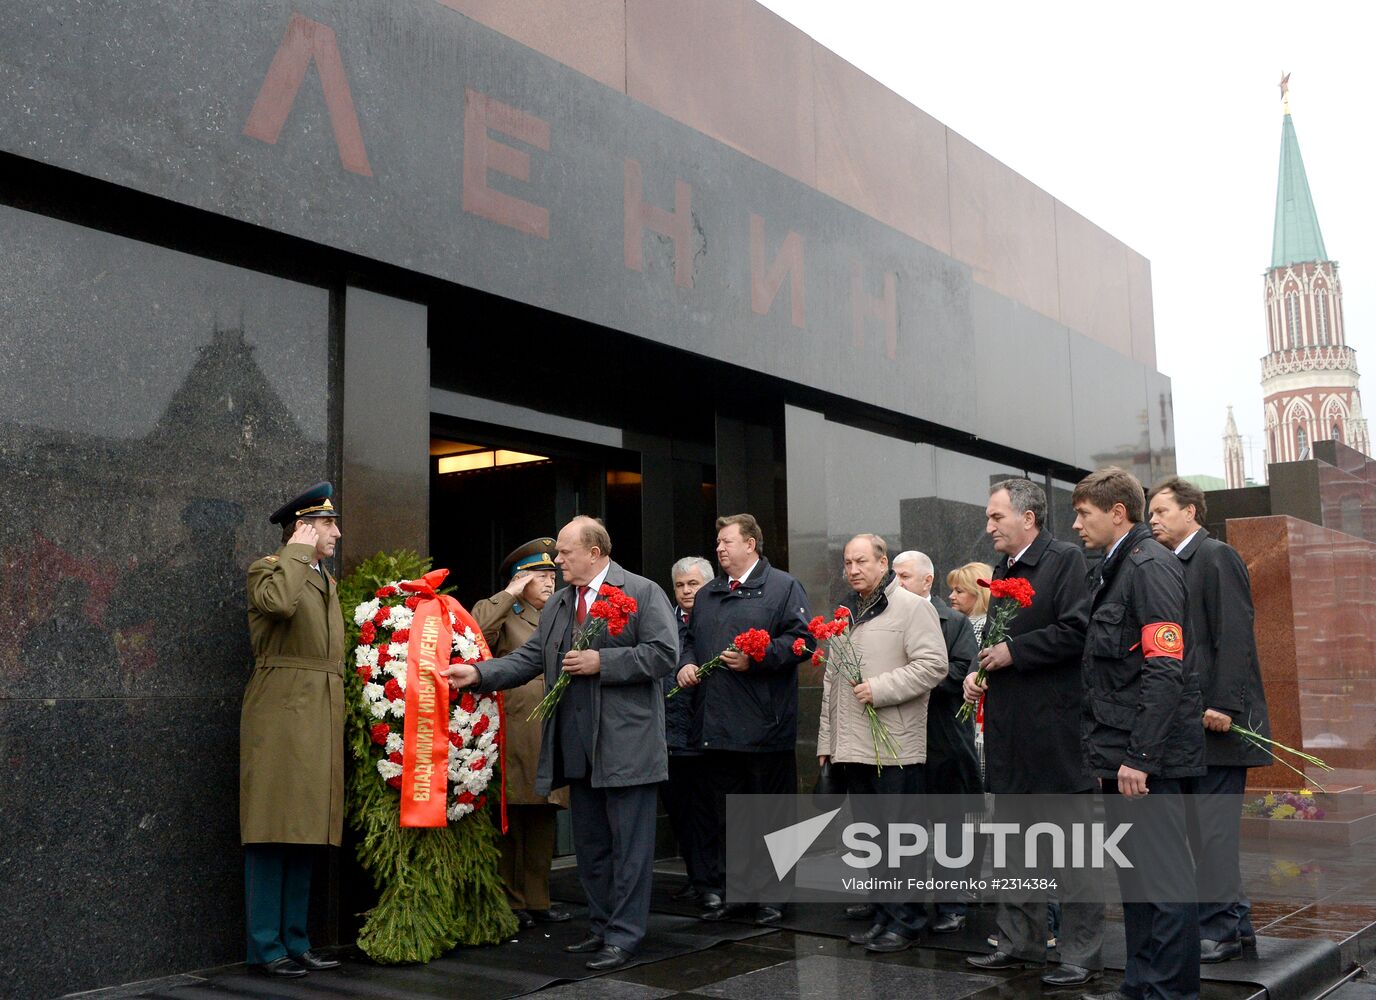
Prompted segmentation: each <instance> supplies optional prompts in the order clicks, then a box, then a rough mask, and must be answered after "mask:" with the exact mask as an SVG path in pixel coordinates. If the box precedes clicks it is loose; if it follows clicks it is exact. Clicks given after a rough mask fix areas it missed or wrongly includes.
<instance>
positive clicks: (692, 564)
mask: <svg viewBox="0 0 1376 1000" xmlns="http://www.w3.org/2000/svg"><path fill="white" fill-rule="evenodd" d="M694 570H696V571H697V572H699V573H701V574H702V582H703V583H706V582H707V581H708V580H710V579H712V577H714V576H716V575H717V571H716V570H715V569H713V568H712V564H711V563H710V562H708V561H707V560H706V559H704V558H702V556H684V557H683V558H682V559H680V560H679V561H678V562H676V563H674V567H673V569H671V570H669V579H671V580H677V579H678V578H679V577H681V576H687V575H688V574H689V573H692V572H693V571H694Z"/></svg>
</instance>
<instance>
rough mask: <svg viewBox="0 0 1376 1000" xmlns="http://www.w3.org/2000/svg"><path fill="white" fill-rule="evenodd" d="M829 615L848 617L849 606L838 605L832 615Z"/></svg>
mask: <svg viewBox="0 0 1376 1000" xmlns="http://www.w3.org/2000/svg"><path fill="white" fill-rule="evenodd" d="M831 617H833V618H849V617H850V608H847V607H845V606H842V607H839V608H837V609H836V613H835V614H834V615H832V616H831Z"/></svg>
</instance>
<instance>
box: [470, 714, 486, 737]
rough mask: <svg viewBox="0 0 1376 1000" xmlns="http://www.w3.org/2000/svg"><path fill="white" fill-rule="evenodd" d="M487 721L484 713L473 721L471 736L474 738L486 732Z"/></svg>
mask: <svg viewBox="0 0 1376 1000" xmlns="http://www.w3.org/2000/svg"><path fill="white" fill-rule="evenodd" d="M488 721H489V720H488V718H487V716H485V715H484V716H483V717H482V718H480V719H479V720H478V721H477V722H475V723H473V737H474V739H476V738H477V737H479V736H481V735H482V734H483V733H485V732H487V723H488Z"/></svg>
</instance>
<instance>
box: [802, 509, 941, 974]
mask: <svg viewBox="0 0 1376 1000" xmlns="http://www.w3.org/2000/svg"><path fill="white" fill-rule="evenodd" d="M844 557H845V567H846V581H847V582H848V583H849V584H850V585H851V588H852V589H853V591H854V593H853V594H852V595H851V596H850V597H849V598H847V599H846V601H845V606H846V607H847V608H849V609H850V613H851V627H850V633H849V636H848V637H846V638H837V639H833V640H831V643H832V646H831V649H830V650H829V654H830V655H831V656H832V658H833V659H834V658H835V656H836V653H837V650H836V645H837V644H838V643H845V642H849V643H850V644H851V645H852V646H853V647H854V650H855V653H856V658H857V659H858V660H859V662H860V663H861V665H862V675H863V678H864V679H863V680H862V681H861V682H860V683H858V684H856V685H854V686H853V687H852V686H851V684H850V681H849V679H848V678H847V677H846V676H845V675H844V674H841V673H839V672H838V671H837V670H835V669H832V668H831V667H828V669H827V672H826V677H825V679H824V681H823V684H822V719H821V725H820V727H819V729H818V732H817V752H818V763H819V764H824V763H826V762H827V761H828V760H830V761H831V762H832V764H833V765H840V767H841V771H842V774H843V776H844V779H845V783H846V788H847V791H848V792H849V793H850V794H852V795H921V794H922V793H923V792H924V790H925V789H924V788H923V780H922V778H923V774H922V772H923V765H924V764H925V763H926V760H927V698H928V695H929V694H930V693H931V690H932V688H934V687H936V686H937V685H938V684H940V683H941V682H942V681H943V680H945V678H946V674H947V670H948V666H947V660H946V640H945V639H944V638H943V637H942V634H941V619H940V618H939V617H938V616H937V613H936V609H935V608H933V607H932V605H931V604H930V603H929V602H927V601H924V600H923V599H922V598H920V597H918V596H916V595H915V594H911V593H909V592H908V591H906V590H904V589H903V587H902V586H901V584H900V583H899V581H898V579H897V578H896V577H895V576H894V574H893V572H892V571H891V570H890V569H889V558H888V547H887V546H886V545H885V544H884V539H882V538H880V537H879V536H878V535H856V536H855V537H854V538H852V539H851V540H850V542H848V543H847V545H846V548H845V556H844ZM866 705H873V706H874V708H875V710H876V711H877V712H878V714H879V720H880V721H881V722H882V723H884V725H885V726H886V727H887V728H888V732H889V736H890V737H891V738H892V740H893V743H894V747H895V748H896V750H897V753H896V754H895V753H893V752H891V751H892V750H893V749H894V748H890V749H889V750H885V749H884V748H880V750H879V753H878V755H877V756H876V752H875V746H874V739H873V737H872V736H871V735H870V724H869V717H868V715H867V714H866V712H865V706H866ZM900 765H901V766H900ZM926 924H927V916H926V912H925V910H924V909H923V906H922V904H921V903H879V902H876V903H875V904H874V924H873V925H872V926H871V927H870V928H869V930H866V931H858V932H856V933H855V934H852V935H851V936H850V940H851V942H852V943H853V944H863V945H864V946H865V948H866V949H867V950H869V951H873V952H891V951H902V950H903V949H905V948H907V947H908V946H909V945H911V944H912V943H913V942H914V941H915V940H916V939H917V937H918V935H919V934H920V933H921V932H922V929H923V928H924V927H925V926H926Z"/></svg>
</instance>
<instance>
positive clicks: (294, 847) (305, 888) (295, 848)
mask: <svg viewBox="0 0 1376 1000" xmlns="http://www.w3.org/2000/svg"><path fill="white" fill-rule="evenodd" d="M315 850H316V848H315V847H314V846H313V845H309V844H245V845H244V922H245V930H246V932H247V938H248V961H249V963H250V964H252V965H263V964H264V963H267V962H275V961H276V960H277V959H279V958H281V957H282V956H283V955H293V956H295V955H300V954H301V953H302V952H304V951H308V950H309V949H310V946H311V942H310V939H309V938H308V937H307V936H306V915H307V911H308V909H309V907H310V901H311V866H312V864H313V863H314V860H315V857H314V855H315Z"/></svg>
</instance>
